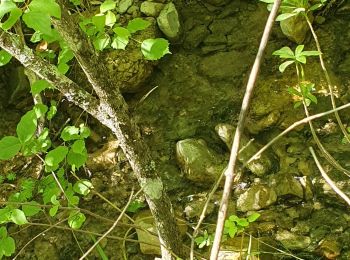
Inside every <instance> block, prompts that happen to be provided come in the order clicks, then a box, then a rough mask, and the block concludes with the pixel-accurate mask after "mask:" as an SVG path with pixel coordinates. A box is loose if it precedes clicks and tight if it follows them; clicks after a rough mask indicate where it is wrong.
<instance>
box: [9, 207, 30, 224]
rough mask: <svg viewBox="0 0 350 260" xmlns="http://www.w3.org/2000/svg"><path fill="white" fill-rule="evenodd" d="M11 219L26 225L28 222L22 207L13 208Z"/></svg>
mask: <svg viewBox="0 0 350 260" xmlns="http://www.w3.org/2000/svg"><path fill="white" fill-rule="evenodd" d="M10 220H11V221H12V222H13V223H15V224H17V225H24V224H26V223H28V221H27V218H26V216H25V215H24V212H23V211H22V210H20V209H13V210H11V216H10Z"/></svg>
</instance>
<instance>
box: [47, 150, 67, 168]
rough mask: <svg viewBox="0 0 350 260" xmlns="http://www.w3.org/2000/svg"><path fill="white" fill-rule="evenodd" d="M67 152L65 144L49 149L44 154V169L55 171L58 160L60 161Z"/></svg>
mask: <svg viewBox="0 0 350 260" xmlns="http://www.w3.org/2000/svg"><path fill="white" fill-rule="evenodd" d="M67 153H68V148H67V147H65V146H58V147H56V148H55V149H53V150H51V151H50V152H48V153H47V155H46V156H45V171H46V172H50V171H55V170H56V169H57V168H58V166H59V164H60V162H62V161H63V160H64V159H65V158H66V155H67Z"/></svg>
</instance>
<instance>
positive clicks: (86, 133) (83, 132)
mask: <svg viewBox="0 0 350 260" xmlns="http://www.w3.org/2000/svg"><path fill="white" fill-rule="evenodd" d="M79 129H80V137H81V138H88V137H89V136H90V134H91V131H90V129H89V127H87V126H85V125H84V124H81V125H80V126H79Z"/></svg>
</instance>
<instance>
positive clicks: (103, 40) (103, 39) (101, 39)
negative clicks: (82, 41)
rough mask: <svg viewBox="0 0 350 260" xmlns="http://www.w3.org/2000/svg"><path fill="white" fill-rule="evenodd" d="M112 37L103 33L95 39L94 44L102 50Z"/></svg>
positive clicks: (97, 48)
mask: <svg viewBox="0 0 350 260" xmlns="http://www.w3.org/2000/svg"><path fill="white" fill-rule="evenodd" d="M110 41H111V38H110V37H109V35H108V34H101V35H99V36H98V37H97V38H96V39H94V41H93V45H94V47H95V49H96V50H98V51H102V50H104V49H105V48H107V46H108V45H109V42H110Z"/></svg>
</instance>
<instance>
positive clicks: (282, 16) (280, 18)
mask: <svg viewBox="0 0 350 260" xmlns="http://www.w3.org/2000/svg"><path fill="white" fill-rule="evenodd" d="M296 15H297V13H284V14H280V15H279V16H277V18H276V21H277V22H280V21H283V20H287V19H288V18H291V17H293V16H296Z"/></svg>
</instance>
